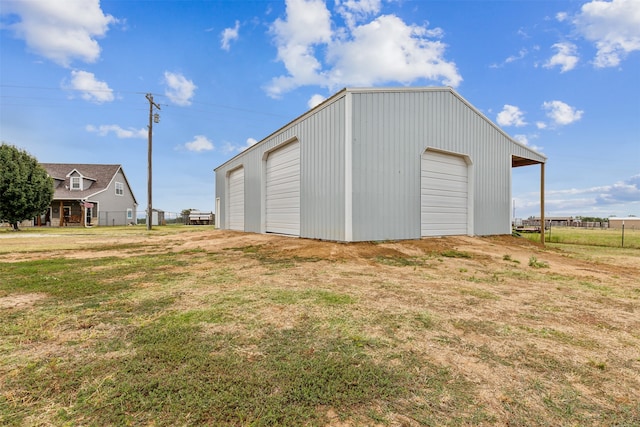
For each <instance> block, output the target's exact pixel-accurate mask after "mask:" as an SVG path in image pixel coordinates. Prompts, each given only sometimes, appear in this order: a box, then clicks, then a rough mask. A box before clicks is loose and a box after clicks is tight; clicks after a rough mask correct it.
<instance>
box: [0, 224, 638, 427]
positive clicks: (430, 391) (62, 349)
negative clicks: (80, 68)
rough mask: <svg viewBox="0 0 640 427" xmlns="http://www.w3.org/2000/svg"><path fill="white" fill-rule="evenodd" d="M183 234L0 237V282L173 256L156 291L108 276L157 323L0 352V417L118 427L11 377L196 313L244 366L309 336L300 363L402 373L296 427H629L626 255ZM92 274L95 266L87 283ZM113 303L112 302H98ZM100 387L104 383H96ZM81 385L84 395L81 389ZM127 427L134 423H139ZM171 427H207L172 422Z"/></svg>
mask: <svg viewBox="0 0 640 427" xmlns="http://www.w3.org/2000/svg"><path fill="white" fill-rule="evenodd" d="M185 230H186V231H182V232H170V233H164V232H161V231H156V232H152V233H140V232H138V233H130V232H128V231H127V232H122V233H120V234H118V233H117V232H114V233H111V234H109V233H101V234H91V232H90V231H89V232H86V231H81V232H80V231H78V232H77V234H73V233H70V234H42V235H37V234H36V233H27V234H25V235H24V236H20V235H19V233H16V236H14V235H11V236H9V235H8V234H6V235H2V236H0V269H1V268H5V267H9V266H15V265H19V264H21V263H24V262H31V261H38V260H51V259H65V260H78V261H79V262H81V261H83V260H98V259H109V260H113V262H114V263H117V262H119V260H120V261H122V260H126V259H128V258H136V257H143V256H150V255H151V256H155V255H158V256H160V255H166V254H175V255H176V258H175V259H172V260H173V261H171V262H170V263H167V264H166V265H164V266H161V267H159V268H162V269H163V273H164V276H163V279H162V280H156V279H154V277H155V276H153V275H151V274H149V273H148V272H145V271H129V270H127V271H126V272H124V271H123V273H122V276H121V277H115V276H113V274H112V273H110V274H111V276H109V277H110V278H109V280H122V278H125V279H126V280H128V281H129V283H130V286H129V287H128V288H127V289H126V292H127V293H126V298H127V301H128V302H133V303H135V304H138V306H142V304H143V303H145V302H146V301H151V300H154V301H163V298H164V300H166V299H167V298H169V299H170V300H169V302H167V303H165V304H164V305H163V306H162V307H159V308H158V309H157V310H152V311H145V314H144V316H142V315H140V316H136V315H135V310H134V311H133V313H132V314H131V317H129V318H128V320H127V322H126V324H125V323H122V324H114V323H108V322H106V321H104V320H101V321H100V322H99V323H98V322H97V321H96V322H93V323H92V322H91V320H90V319H89V317H90V316H87V319H88V320H87V319H85V320H83V318H82V316H81V315H79V314H78V312H75V313H74V314H73V316H75V317H74V320H73V321H70V320H69V319H66V320H64V319H56V320H55V321H53V322H51V324H48V325H42V324H38V325H37V328H41V329H42V331H41V332H42V333H41V335H42V336H39V337H34V338H31V339H22V340H21V339H19V338H16V337H10V338H6V337H5V338H0V340H2V341H3V342H1V343H0V344H1V347H0V357H1V358H0V376H4V377H5V378H7V377H11V378H13V380H12V381H9V382H6V381H3V380H0V392H1V393H2V396H3V400H2V401H0V408H2V407H3V406H1V405H2V404H3V405H4V410H5V414H6V413H9V412H11V411H17V412H20V411H22V412H23V413H26V415H25V416H24V417H16V418H11V417H10V416H7V417H6V419H7V420H14V421H13V422H16V423H18V422H20V423H22V422H24V423H26V424H32V425H40V424H42V425H46V424H65V422H69V423H70V424H69V425H75V424H78V425H82V424H98V425H100V424H113V423H115V421H109V420H106V419H103V418H101V415H100V414H101V413H100V411H98V410H96V409H92V410H91V411H89V410H86V412H82V411H81V409H78V407H77V402H76V401H74V399H78V396H77V395H76V394H73V393H71V394H70V395H69V396H68V397H67V399H66V401H65V402H60V401H58V400H56V398H55V396H50V395H49V394H47V393H43V394H42V395H39V394H38V393H35V392H30V393H27V392H25V390H24V389H22V388H21V386H20V380H19V378H17V377H16V375H18V374H19V373H20V372H21V370H23V369H26V368H25V366H27V364H28V363H36V362H38V361H42V360H53V359H56V360H59V361H69V360H70V359H71V358H73V357H79V356H78V354H80V355H82V354H87V356H86V357H91V358H98V357H110V358H116V357H118V358H126V357H127V354H129V353H128V352H132V351H134V349H133V347H132V346H133V345H132V344H127V343H126V341H127V339H128V336H129V335H131V334H132V331H133V330H134V329H135V328H141V327H144V326H145V325H148V324H149V323H150V322H152V321H154V320H155V319H160V318H161V317H162V316H167V315H168V314H171V315H172V316H176V315H177V314H179V313H199V314H198V316H201V317H198V320H197V322H196V323H197V324H198V326H199V328H200V329H199V331H200V332H199V333H201V334H203V336H205V337H214V336H228V337H234V339H233V340H232V341H231V342H232V345H231V348H230V349H229V350H228V351H231V352H232V353H233V354H234V355H235V357H237V358H238V359H239V360H241V361H242V362H243V363H244V364H245V366H246V368H247V369H252V368H251V366H254V365H255V364H256V363H260V361H263V360H264V359H265V358H267V357H268V353H269V350H267V349H266V347H263V346H262V345H261V340H262V339H266V338H265V337H267V335H268V334H273V333H279V334H282V333H286V332H287V331H294V330H299V329H300V328H309V325H310V324H311V325H313V326H312V328H311V329H312V331H311V332H309V333H310V334H312V335H313V334H317V336H316V337H315V338H317V341H318V343H319V344H318V346H314V345H312V344H311V345H308V352H309V355H311V354H313V353H314V352H317V351H319V347H320V346H322V342H324V338H326V337H327V336H333V337H340V338H341V339H343V340H348V341H349V342H350V343H355V344H356V346H357V348H359V349H361V350H362V352H363V353H364V355H366V357H367V358H368V359H367V360H371V361H372V363H374V364H376V365H379V366H384V367H385V369H389V370H394V369H397V370H398V371H399V372H402V373H403V374H406V375H407V376H408V377H409V380H408V381H407V382H404V383H403V385H402V387H401V388H400V391H399V392H398V395H397V396H395V397H394V396H385V397H380V398H378V397H375V396H374V398H373V399H372V400H371V401H367V400H360V401H358V402H355V403H348V404H345V405H339V404H332V403H331V402H330V403H329V404H327V403H326V402H324V403H322V402H321V403H320V404H317V405H315V406H314V408H315V409H314V410H315V412H316V415H314V416H310V415H309V416H308V418H307V421H305V422H304V424H308V425H332V426H356V425H380V426H384V425H390V426H418V425H621V426H622V425H628V426H631V425H640V403H639V398H638V396H640V251H639V250H637V249H626V250H624V249H620V250H617V251H612V250H610V249H608V250H606V251H604V252H602V253H599V252H598V251H597V250H596V249H594V250H591V249H589V250H587V249H585V250H584V251H576V250H573V251H565V250H562V249H558V248H547V247H542V246H540V245H538V244H535V243H531V242H529V241H527V240H525V239H519V238H514V237H511V236H495V237H483V238H471V237H448V238H433V239H422V240H416V241H400V242H381V243H370V242H367V243H353V244H343V243H335V242H324V241H314V240H306V239H296V238H289V237H284V236H275V235H257V234H248V233H237V232H231V231H221V230H213V229H211V228H208V227H207V228H200V229H187V228H185ZM101 268H105V267H103V266H98V265H96V266H94V267H92V269H93V272H95V274H96V275H98V276H99V275H100V271H101ZM167 277H169V278H168V279H167ZM171 278H173V279H171ZM51 298H53V297H52V296H51V295H50V293H48V291H47V290H46V289H33V290H29V289H28V288H17V289H16V288H9V287H8V286H4V287H2V286H0V309H1V310H2V311H3V312H4V313H5V315H6V314H7V313H9V312H11V313H14V314H15V313H27V312H29V310H38V309H40V308H42V307H43V305H44V304H47V301H49V300H51ZM109 303H113V300H110V299H109V298H108V297H105V298H104V300H101V301H100V302H99V304H101V305H102V306H104V305H105V304H109ZM58 304H64V303H62V302H58ZM69 304H70V306H71V305H73V304H72V303H69ZM75 304H76V305H78V304H80V302H76V303H75ZM215 307H224V316H222V320H221V319H220V318H216V320H215V321H214V320H211V319H209V318H207V317H206V316H204V315H203V314H202V313H209V312H210V311H211V310H212V308H215ZM96 310H97V309H96ZM113 310H116V309H115V308H114V309H113ZM149 313H151V314H149ZM112 315H113V313H112ZM114 316H116V317H117V315H114ZM194 316H195V315H194ZM86 322H88V323H86ZM128 334H129V335H128ZM116 339H117V340H119V341H122V342H124V344H121V345H120V346H119V347H117V348H115V350H113V351H111V352H105V353H104V354H99V355H97V354H96V350H95V347H96V346H97V345H98V344H100V343H102V344H104V343H105V342H110V341H113V340H116ZM281 345H282V346H287V343H286V342H282V343H281ZM79 349H82V351H80V350H79ZM309 357H311V356H309ZM92 360H93V359H92ZM96 375H98V374H96ZM109 375H111V376H112V377H113V376H114V375H116V374H114V373H113V372H107V373H105V374H104V378H109ZM411 378H413V379H414V381H413V380H412V379H411ZM85 381H86V382H91V381H97V380H96V379H86V380H85ZM78 382H79V384H77V385H76V388H78V389H82V387H85V386H87V385H86V384H85V385H83V384H84V383H83V382H82V381H81V380H78ZM25 393H26V394H28V395H29V399H30V400H29V399H27V398H26V397H24V395H25ZM76 393H77V392H76ZM274 393H275V392H274ZM94 394H95V392H94ZM94 394H92V396H94ZM20 396H22V397H20ZM47 396H48V397H47ZM70 408H71V409H70ZM73 408H75V409H73ZM63 410H64V411H66V412H65V413H66V414H67V415H66V417H68V418H65V417H64V416H62V415H60V414H61V411H63ZM64 411H63V412H64ZM74 411H76V412H74ZM78 413H80V414H81V415H78ZM74 414H75V415H74ZM252 414H253V415H252ZM138 415H139V414H138ZM128 416H130V417H132V418H128V420H129V421H130V422H133V423H134V424H138V421H140V420H144V422H140V423H139V424H146V423H151V421H149V419H148V418H147V419H145V418H136V414H135V413H134V414H133V415H132V414H129V415H128ZM74 417H75V418H74ZM149 417H151V418H153V416H149ZM168 419H169V420H173V421H175V422H176V423H178V424H192V423H193V424H198V423H199V422H203V418H200V419H199V421H198V422H192V421H190V419H188V418H181V416H179V415H176V414H172V416H170V417H169V418H168ZM16 420H17V421H16ZM260 420H261V418H260V416H259V415H255V413H253V412H250V413H249V415H246V418H244V419H241V418H237V419H228V420H227V421H226V422H223V423H222V424H226V425H266V422H265V423H264V424H261V422H260ZM63 421H64V422H63ZM173 421H172V422H173ZM208 421H209V422H211V423H214V424H215V422H214V421H215V419H208ZM153 423H156V424H159V425H162V424H163V422H162V420H161V419H160V420H155V421H153ZM282 423H284V424H286V421H282Z"/></svg>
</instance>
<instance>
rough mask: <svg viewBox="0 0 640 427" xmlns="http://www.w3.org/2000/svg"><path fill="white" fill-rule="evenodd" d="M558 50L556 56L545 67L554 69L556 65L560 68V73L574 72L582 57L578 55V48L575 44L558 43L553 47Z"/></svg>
mask: <svg viewBox="0 0 640 427" xmlns="http://www.w3.org/2000/svg"><path fill="white" fill-rule="evenodd" d="M552 48H554V49H555V50H556V54H555V55H553V56H552V57H551V58H549V60H548V61H547V62H546V63H545V64H544V65H543V67H545V68H553V67H555V66H556V65H557V66H560V72H561V73H564V72H566V71H570V70H573V69H574V68H575V66H576V64H577V63H578V61H579V59H580V57H579V56H578V55H577V54H576V52H577V47H576V45H575V44H573V43H568V42H565V43H556V44H554V45H553V46H552Z"/></svg>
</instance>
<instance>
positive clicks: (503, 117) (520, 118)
mask: <svg viewBox="0 0 640 427" xmlns="http://www.w3.org/2000/svg"><path fill="white" fill-rule="evenodd" d="M496 122H497V123H498V124H499V125H500V126H516V127H520V126H524V125H526V124H527V122H525V121H524V113H523V112H522V111H520V108H518V107H516V106H515V105H509V104H505V106H504V108H503V109H502V111H500V112H499V113H498V115H497V117H496Z"/></svg>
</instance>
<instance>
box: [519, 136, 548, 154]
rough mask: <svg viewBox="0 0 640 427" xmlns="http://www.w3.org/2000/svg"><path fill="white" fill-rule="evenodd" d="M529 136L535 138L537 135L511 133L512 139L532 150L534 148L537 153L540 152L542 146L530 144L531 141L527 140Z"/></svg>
mask: <svg viewBox="0 0 640 427" xmlns="http://www.w3.org/2000/svg"><path fill="white" fill-rule="evenodd" d="M530 138H531V139H535V138H537V135H532V136H527V135H522V134H518V135H513V139H515V140H516V141H518V142H519V143H521V144H524V145H526V146H527V147H529V148H531V149H532V150H535V151H537V152H539V153H542V149H543V147H540V146H538V145H533V144H531V142H530V141H529V139H530Z"/></svg>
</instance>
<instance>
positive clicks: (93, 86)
mask: <svg viewBox="0 0 640 427" xmlns="http://www.w3.org/2000/svg"><path fill="white" fill-rule="evenodd" d="M64 87H65V88H66V89H71V90H77V91H80V92H82V99H84V100H86V101H91V102H94V103H96V104H102V103H103V102H111V101H113V99H114V96H113V89H111V88H110V87H109V85H108V84H107V83H105V82H101V81H100V80H96V76H95V75H94V74H93V73H89V72H87V71H81V70H74V71H72V72H71V82H70V84H68V85H64Z"/></svg>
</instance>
